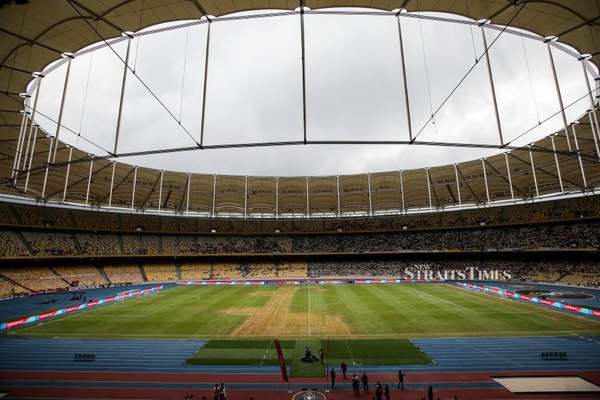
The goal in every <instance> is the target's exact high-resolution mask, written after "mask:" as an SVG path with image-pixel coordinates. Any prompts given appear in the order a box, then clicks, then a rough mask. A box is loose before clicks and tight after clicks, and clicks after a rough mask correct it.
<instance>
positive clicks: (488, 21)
mask: <svg viewBox="0 0 600 400" xmlns="http://www.w3.org/2000/svg"><path fill="white" fill-rule="evenodd" d="M476 22H477V24H479V26H483V25H489V24H491V23H492V21H491V20H490V19H487V18H482V19H478V20H477V21H476Z"/></svg>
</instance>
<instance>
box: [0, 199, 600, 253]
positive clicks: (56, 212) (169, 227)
mask: <svg viewBox="0 0 600 400" xmlns="http://www.w3.org/2000/svg"><path fill="white" fill-rule="evenodd" d="M16 216H19V218H20V219H17V218H16ZM598 217H600V202H599V201H598V196H584V197H578V198H568V199H562V200H555V201H545V202H536V203H531V204H529V203H528V204H518V205H512V204H511V205H509V206H496V207H485V208H473V209H465V210H461V211H445V212H431V213H421V214H407V215H387V216H381V217H377V216H375V217H372V218H366V217H354V218H343V219H338V218H320V219H319V218H315V219H313V218H311V219H279V220H268V219H265V220H259V219H257V220H253V219H248V220H244V219H235V218H185V217H176V216H156V215H144V214H129V213H117V212H114V213H113V212H97V211H84V210H78V209H69V208H56V207H43V206H34V205H25V204H14V203H6V202H0V224H2V225H3V226H19V227H22V226H27V227H40V228H41V227H44V228H65V229H75V230H95V231H120V232H140V231H143V232H164V233H210V232H211V231H213V230H214V231H215V232H217V233H228V234H272V233H273V232H275V230H276V229H279V230H280V232H282V233H319V232H338V231H339V230H342V231H344V232H374V231H396V230H412V229H427V228H458V227H475V226H481V225H490V224H492V225H494V224H519V223H532V222H536V223H537V222H551V221H565V220H575V219H588V218H598ZM191 248H193V246H192V247H191Z"/></svg>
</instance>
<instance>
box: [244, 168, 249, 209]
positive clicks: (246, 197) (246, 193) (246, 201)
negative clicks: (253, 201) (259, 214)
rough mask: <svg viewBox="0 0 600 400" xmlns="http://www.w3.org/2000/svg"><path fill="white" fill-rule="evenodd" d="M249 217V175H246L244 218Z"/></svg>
mask: <svg viewBox="0 0 600 400" xmlns="http://www.w3.org/2000/svg"><path fill="white" fill-rule="evenodd" d="M246 218H248V175H246V176H245V177H244V219H246Z"/></svg>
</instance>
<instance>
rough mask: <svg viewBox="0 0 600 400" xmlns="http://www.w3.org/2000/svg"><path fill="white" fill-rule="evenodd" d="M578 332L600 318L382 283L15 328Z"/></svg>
mask: <svg viewBox="0 0 600 400" xmlns="http://www.w3.org/2000/svg"><path fill="white" fill-rule="evenodd" d="M573 333H575V334H596V335H597V334H600V322H599V321H595V320H592V319H589V318H584V317H579V316H574V315H568V314H566V313H561V312H558V311H554V310H548V309H544V308H542V307H540V306H536V305H532V304H525V303H520V302H518V301H514V300H505V299H501V298H499V297H497V296H495V295H483V294H480V293H473V292H469V291H466V290H463V289H459V288H457V287H453V286H450V285H446V284H373V285H334V286H332V285H327V286H318V285H312V286H300V285H299V286H293V285H285V286H267V285H265V286H241V285H238V286H226V287H224V286H181V287H177V288H174V289H168V290H164V291H162V292H159V293H156V294H152V295H148V296H145V297H140V298H136V299H131V300H127V301H123V302H120V303H116V304H112V305H107V306H102V307H98V308H97V309H93V310H90V311H85V312H81V313H79V314H75V315H71V316H66V317H63V318H58V319H55V320H51V321H46V322H43V323H40V324H37V325H33V326H30V327H26V328H23V329H20V330H17V331H15V332H13V333H11V334H16V335H29V336H46V337H66V338H72V337H83V338H132V339H133V338H162V339H169V338H172V339H183V338H201V339H232V338H234V339H271V338H277V339H280V340H286V339H287V340H292V339H296V340H319V339H326V338H331V339H333V338H337V339H399V338H411V337H451V336H499V335H510V336H514V335H567V334H573ZM356 351H358V350H356Z"/></svg>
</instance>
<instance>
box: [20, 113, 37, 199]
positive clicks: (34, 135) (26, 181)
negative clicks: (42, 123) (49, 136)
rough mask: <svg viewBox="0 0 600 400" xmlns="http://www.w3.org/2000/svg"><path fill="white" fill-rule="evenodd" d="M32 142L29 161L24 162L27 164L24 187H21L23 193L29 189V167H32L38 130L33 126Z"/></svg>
mask: <svg viewBox="0 0 600 400" xmlns="http://www.w3.org/2000/svg"><path fill="white" fill-rule="evenodd" d="M33 127H34V129H33V140H32V141H31V151H30V153H29V161H27V160H25V162H26V163H27V166H25V169H26V170H27V175H26V176H25V186H24V187H23V191H24V192H27V188H28V187H29V176H30V175H31V166H32V165H33V156H34V155H35V145H36V143H37V137H38V130H39V125H37V124H36V125H34V126H33Z"/></svg>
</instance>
